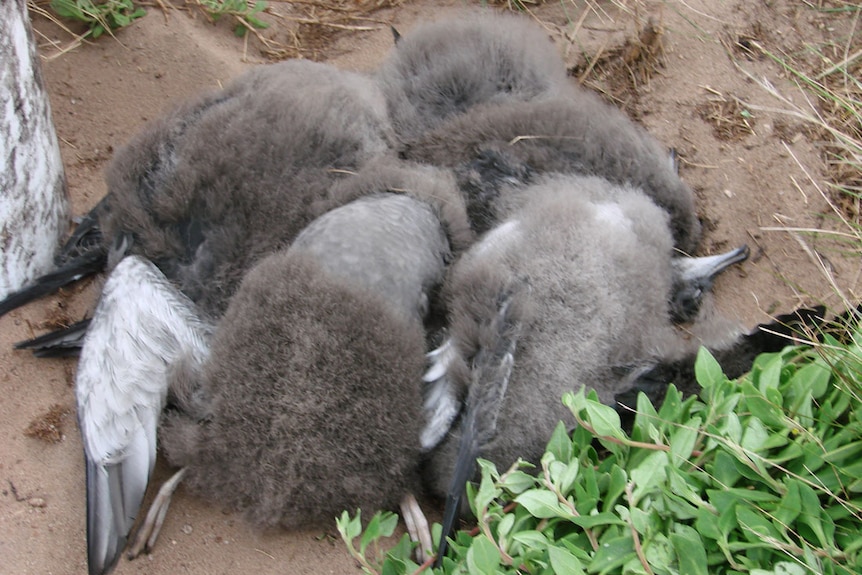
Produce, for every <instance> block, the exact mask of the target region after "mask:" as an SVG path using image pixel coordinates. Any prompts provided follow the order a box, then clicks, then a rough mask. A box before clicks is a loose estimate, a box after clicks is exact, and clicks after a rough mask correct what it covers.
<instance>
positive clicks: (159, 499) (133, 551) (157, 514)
mask: <svg viewBox="0 0 862 575" xmlns="http://www.w3.org/2000/svg"><path fill="white" fill-rule="evenodd" d="M185 475H186V468H185V467H184V468H182V469H180V470H179V471H177V472H176V473H174V474H173V475H172V476H171V478H170V479H168V480H167V481H165V483H164V484H163V485H162V486H161V488H160V489H159V492H158V493H157V494H156V498H155V499H153V504H152V505H150V510H149V511H148V512H147V516H146V518H145V519H144V520H143V522H142V523H141V524H140V526H138V529H137V531H136V532H135V535H134V537H133V538H132V543H131V545H130V546H129V553H128V557H129V559H135V558H137V557H138V556H140V554H141V553H150V552H151V551H152V550H153V547H155V545H156V540H157V539H158V538H159V533H160V532H161V530H162V524H163V523H164V522H165V515H166V514H167V512H168V507H170V506H171V498H172V497H173V496H174V491H176V490H177V487H178V486H179V484H180V482H181V481H182V480H183V477H185Z"/></svg>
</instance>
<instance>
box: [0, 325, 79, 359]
mask: <svg viewBox="0 0 862 575" xmlns="http://www.w3.org/2000/svg"><path fill="white" fill-rule="evenodd" d="M89 327H90V320H89V319H84V320H81V321H79V322H77V323H73V324H72V325H70V326H69V327H67V328H64V329H58V330H56V331H52V332H50V333H46V334H44V335H40V336H39V337H34V338H33V339H27V340H24V341H19V342H18V343H16V344H15V349H29V350H32V351H33V355H35V356H36V357H70V356H76V355H78V354H79V353H80V351H81V346H82V345H84V335H86V333H87V328H89Z"/></svg>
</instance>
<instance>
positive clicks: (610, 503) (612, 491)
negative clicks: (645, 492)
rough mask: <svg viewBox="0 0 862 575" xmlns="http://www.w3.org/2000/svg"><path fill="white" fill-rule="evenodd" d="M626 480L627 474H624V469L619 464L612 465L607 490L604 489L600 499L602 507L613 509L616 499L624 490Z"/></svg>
mask: <svg viewBox="0 0 862 575" xmlns="http://www.w3.org/2000/svg"><path fill="white" fill-rule="evenodd" d="M627 482H628V475H626V472H625V470H624V469H623V468H622V467H620V466H619V465H614V466H613V467H612V468H611V472H610V480H609V482H608V487H607V491H605V496H604V498H603V499H602V507H603V508H604V509H613V507H614V505H616V503H617V499H619V498H620V496H621V495H622V494H623V492H624V491H625V489H626V483H627Z"/></svg>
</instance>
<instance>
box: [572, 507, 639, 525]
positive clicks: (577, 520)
mask: <svg viewBox="0 0 862 575" xmlns="http://www.w3.org/2000/svg"><path fill="white" fill-rule="evenodd" d="M569 521H571V522H572V523H574V524H575V525H577V526H579V527H583V528H584V529H592V528H593V527H599V526H601V525H626V522H625V521H623V520H622V519H620V518H619V517H618V516H617V515H615V514H614V513H611V512H610V511H605V512H602V513H596V514H594V515H581V516H580V517H572V518H571V519H569Z"/></svg>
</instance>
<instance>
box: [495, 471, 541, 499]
mask: <svg viewBox="0 0 862 575" xmlns="http://www.w3.org/2000/svg"><path fill="white" fill-rule="evenodd" d="M535 485H536V478H535V477H533V476H532V475H530V474H529V473H524V472H523V471H518V470H517V469H516V470H514V471H510V472H508V473H506V475H505V476H503V480H502V481H501V482H500V487H503V488H504V489H506V490H507V491H508V492H509V493H511V494H513V495H517V494H519V493H523V492H524V491H526V490H527V489H530V488H531V487H534V486H535Z"/></svg>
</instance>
